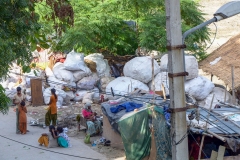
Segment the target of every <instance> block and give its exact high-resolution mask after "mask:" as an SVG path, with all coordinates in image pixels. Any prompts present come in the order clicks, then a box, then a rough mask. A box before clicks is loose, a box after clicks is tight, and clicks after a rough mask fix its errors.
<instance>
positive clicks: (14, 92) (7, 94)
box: [5, 89, 17, 99]
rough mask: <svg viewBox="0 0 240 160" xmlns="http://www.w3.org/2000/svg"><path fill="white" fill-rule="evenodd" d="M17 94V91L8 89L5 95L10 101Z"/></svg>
mask: <svg viewBox="0 0 240 160" xmlns="http://www.w3.org/2000/svg"><path fill="white" fill-rule="evenodd" d="M16 93H17V91H16V89H11V90H9V89H6V90H5V95H6V96H7V97H8V98H10V99H13V97H14V96H15V94H16Z"/></svg>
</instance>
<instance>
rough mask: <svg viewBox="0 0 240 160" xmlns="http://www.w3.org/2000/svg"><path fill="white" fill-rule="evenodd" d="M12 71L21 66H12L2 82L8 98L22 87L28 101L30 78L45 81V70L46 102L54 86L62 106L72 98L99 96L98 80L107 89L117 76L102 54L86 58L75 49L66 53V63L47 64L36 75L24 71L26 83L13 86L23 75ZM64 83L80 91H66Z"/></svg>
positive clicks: (46, 102)
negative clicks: (88, 62)
mask: <svg viewBox="0 0 240 160" xmlns="http://www.w3.org/2000/svg"><path fill="white" fill-rule="evenodd" d="M84 59H88V60H91V61H93V62H95V63H96V70H97V73H92V72H91V70H90V69H89V68H88V67H87V66H86V64H85V63H84ZM13 71H14V72H15V73H20V68H19V67H18V66H13V67H12V70H11V71H10V78H9V79H8V80H6V81H4V82H1V83H0V84H2V85H3V87H4V88H5V89H6V92H5V93H6V95H8V97H9V98H11V99H12V98H13V96H14V94H15V93H16V88H17V87H18V86H20V87H22V88H23V90H26V95H27V100H29V101H31V88H30V79H31V78H42V79H44V80H45V77H44V76H41V75H44V74H43V73H44V72H45V73H46V75H47V77H48V78H47V80H48V83H49V85H50V87H49V88H44V87H43V97H44V103H45V104H48V103H49V100H50V96H51V89H52V88H55V89H56V94H57V95H58V101H57V106H58V107H59V108H60V107H62V106H63V105H64V104H66V103H68V102H69V101H70V100H71V99H74V100H75V101H80V102H82V103H87V102H89V103H92V100H93V99H94V98H99V88H97V87H96V86H97V82H98V81H99V82H100V84H101V88H100V89H101V90H103V91H105V88H106V86H107V83H109V82H110V81H111V80H113V79H114V78H112V77H110V67H109V65H108V62H107V60H105V59H104V57H103V55H102V54H99V53H94V54H91V55H88V56H86V57H84V54H83V53H76V52H75V51H72V52H70V53H69V54H68V55H67V58H66V61H65V62H64V63H60V62H58V63H56V64H55V65H54V67H53V69H52V70H51V69H50V68H48V67H47V68H46V69H45V71H41V70H35V71H37V75H35V74H34V70H32V71H31V73H28V74H24V76H22V79H23V82H22V83H21V84H20V85H16V86H14V85H15V84H16V82H17V80H18V79H19V78H20V76H19V75H16V74H14V73H11V72H13ZM25 76H27V77H25ZM64 86H67V87H74V88H77V91H76V92H73V91H63V88H64Z"/></svg>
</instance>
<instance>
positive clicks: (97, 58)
mask: <svg viewBox="0 0 240 160" xmlns="http://www.w3.org/2000/svg"><path fill="white" fill-rule="evenodd" d="M103 58H104V56H103V55H102V54H101V53H93V54H90V55H88V56H86V57H85V58H84V59H88V60H92V61H93V62H95V63H96V65H97V68H96V70H97V73H98V75H99V76H100V77H102V76H110V67H109V65H108V62H107V60H104V59H103Z"/></svg>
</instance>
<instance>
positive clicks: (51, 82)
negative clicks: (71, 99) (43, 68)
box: [48, 76, 67, 89]
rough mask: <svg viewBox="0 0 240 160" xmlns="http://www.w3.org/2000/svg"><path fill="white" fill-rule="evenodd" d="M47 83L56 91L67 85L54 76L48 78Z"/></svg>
mask: <svg viewBox="0 0 240 160" xmlns="http://www.w3.org/2000/svg"><path fill="white" fill-rule="evenodd" d="M48 83H49V85H50V86H51V87H52V88H56V89H63V87H64V86H66V85H67V83H66V82H64V81H60V80H58V79H57V78H55V77H54V76H51V77H48Z"/></svg>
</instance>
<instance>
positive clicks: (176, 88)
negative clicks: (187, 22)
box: [165, 0, 240, 160]
mask: <svg viewBox="0 0 240 160" xmlns="http://www.w3.org/2000/svg"><path fill="white" fill-rule="evenodd" d="M165 7H166V19H167V20H166V26H167V27H166V29H167V40H168V47H167V48H168V50H169V57H168V66H169V70H168V72H169V73H168V75H169V86H170V89H169V92H170V97H171V98H170V108H171V110H172V115H171V137H172V138H171V140H172V159H173V160H183V159H184V160H187V159H188V144H187V137H186V134H187V125H186V111H185V109H186V108H185V90H184V82H185V80H184V78H183V77H184V76H186V75H187V73H186V72H185V57H184V50H183V47H184V45H183V44H184V41H185V38H186V37H187V36H188V35H189V34H191V33H193V32H195V31H196V30H198V29H201V28H203V27H204V26H206V25H208V24H211V23H213V22H217V21H220V20H223V19H226V18H229V17H232V16H234V15H236V14H238V13H239V12H240V1H239V0H238V1H237V0H235V1H232V2H229V3H227V4H225V5H224V6H222V7H221V8H220V9H218V10H217V12H216V13H215V14H214V18H212V19H210V20H208V21H206V22H204V23H202V24H200V25H198V26H196V27H194V28H192V29H190V30H188V31H186V32H185V33H184V34H183V35H182V34H181V17H180V1H179V0H165Z"/></svg>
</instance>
